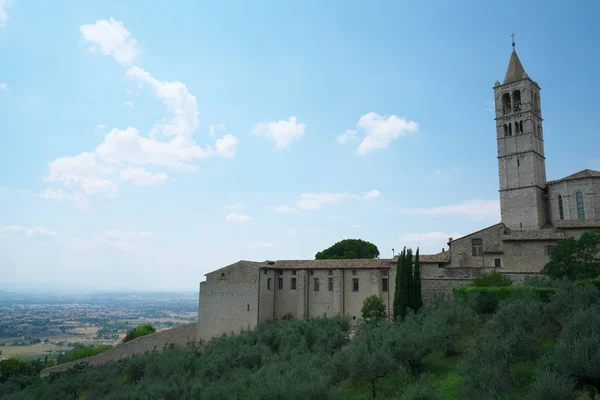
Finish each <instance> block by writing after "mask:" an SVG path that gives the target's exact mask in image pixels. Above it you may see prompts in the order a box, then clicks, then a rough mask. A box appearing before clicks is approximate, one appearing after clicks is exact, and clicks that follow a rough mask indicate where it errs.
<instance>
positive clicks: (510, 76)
mask: <svg viewBox="0 0 600 400" xmlns="http://www.w3.org/2000/svg"><path fill="white" fill-rule="evenodd" d="M511 36H512V48H513V51H512V54H511V55H510V61H509V62H508V68H507V69H506V75H505V76H504V85H506V84H507V83H512V82H516V81H520V80H521V79H523V78H525V77H526V76H527V74H526V73H525V69H524V68H523V65H522V64H521V60H519V56H518V55H517V51H516V50H515V34H514V33H513V34H512V35H511Z"/></svg>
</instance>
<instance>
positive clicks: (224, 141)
mask: <svg viewBox="0 0 600 400" xmlns="http://www.w3.org/2000/svg"><path fill="white" fill-rule="evenodd" d="M239 144H240V143H239V141H238V140H237V139H236V137H235V136H233V135H229V134H227V135H225V136H223V137H222V138H220V139H217V142H216V143H215V148H216V149H217V154H219V155H220V156H221V157H223V158H233V157H235V154H236V153H237V148H238V146H239Z"/></svg>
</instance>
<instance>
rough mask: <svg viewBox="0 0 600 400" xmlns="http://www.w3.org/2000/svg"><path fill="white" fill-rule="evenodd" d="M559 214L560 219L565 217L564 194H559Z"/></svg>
mask: <svg viewBox="0 0 600 400" xmlns="http://www.w3.org/2000/svg"><path fill="white" fill-rule="evenodd" d="M558 215H559V217H560V219H565V213H564V210H563V203H562V196H561V195H560V194H559V195H558Z"/></svg>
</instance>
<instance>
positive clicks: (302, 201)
mask: <svg viewBox="0 0 600 400" xmlns="http://www.w3.org/2000/svg"><path fill="white" fill-rule="evenodd" d="M379 196H380V192H379V191H378V190H371V191H370V192H367V193H364V194H362V195H360V194H352V193H330V192H323V193H304V194H301V195H300V197H299V199H298V200H297V201H296V207H298V208H300V209H302V210H316V209H319V208H321V207H322V206H323V205H326V204H337V203H340V202H341V201H344V200H372V199H376V198H378V197H379Z"/></svg>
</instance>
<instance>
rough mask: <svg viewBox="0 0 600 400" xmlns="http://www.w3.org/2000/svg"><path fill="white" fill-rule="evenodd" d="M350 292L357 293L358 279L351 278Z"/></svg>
mask: <svg viewBox="0 0 600 400" xmlns="http://www.w3.org/2000/svg"><path fill="white" fill-rule="evenodd" d="M352 291H353V292H358V278H352Z"/></svg>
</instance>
